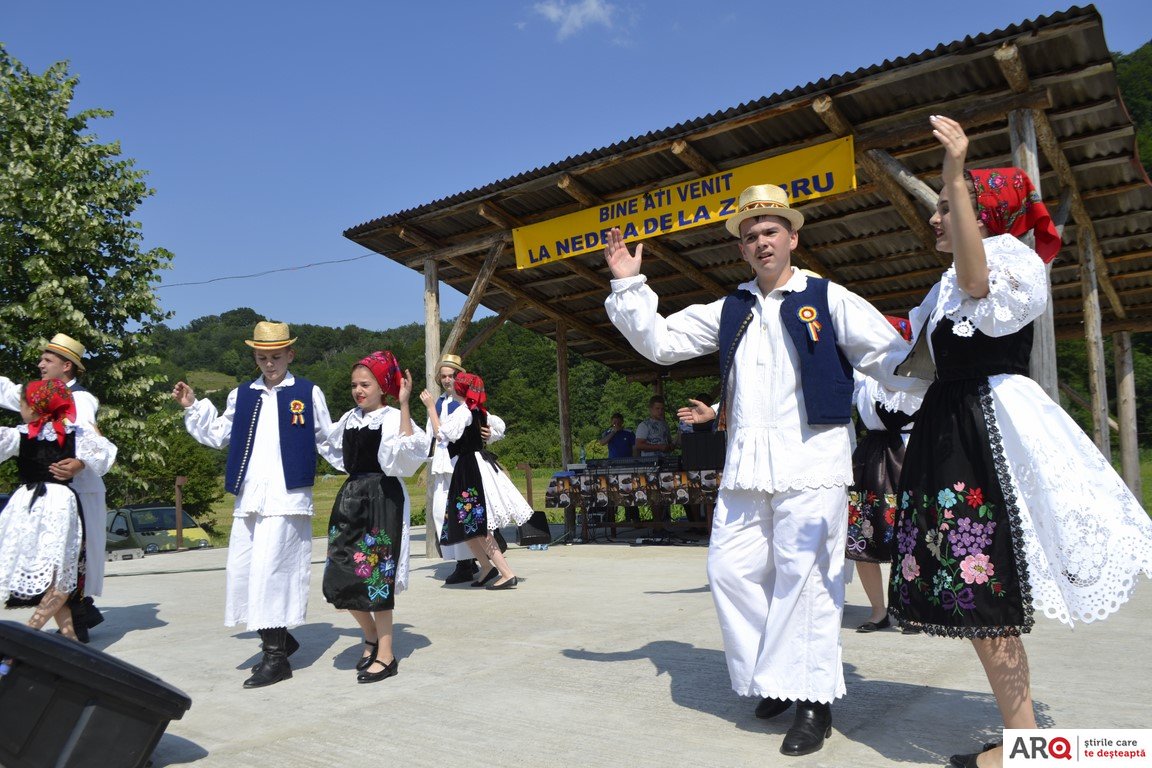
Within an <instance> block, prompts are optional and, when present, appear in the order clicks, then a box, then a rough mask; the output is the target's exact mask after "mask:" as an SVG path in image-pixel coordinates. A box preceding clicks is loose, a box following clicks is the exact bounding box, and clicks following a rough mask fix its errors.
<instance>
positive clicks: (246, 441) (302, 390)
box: [224, 378, 316, 493]
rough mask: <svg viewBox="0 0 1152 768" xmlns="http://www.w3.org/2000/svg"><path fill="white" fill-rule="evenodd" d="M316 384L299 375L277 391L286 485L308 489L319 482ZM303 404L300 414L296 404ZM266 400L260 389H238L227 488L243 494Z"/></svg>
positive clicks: (226, 471) (226, 474)
mask: <svg viewBox="0 0 1152 768" xmlns="http://www.w3.org/2000/svg"><path fill="white" fill-rule="evenodd" d="M315 386H316V385H315V384H313V383H312V382H310V381H308V380H307V379H301V378H296V380H295V381H294V382H292V384H291V386H287V387H282V388H280V389H278V390H276V411H277V414H276V418H277V421H278V422H279V426H280V461H281V463H282V465H283V467H284V485H285V487H287V488H288V489H289V490H291V489H293V488H308V487H311V486H312V485H313V484H314V483H315V481H316V435H315V421H314V420H313V414H312V390H313V389H314V388H315ZM294 401H299V402H300V403H302V404H303V408H302V409H298V410H299V413H293V412H292V403H293V402H294ZM263 402H264V399H263V398H262V397H261V396H260V390H258V389H253V388H252V387H250V386H243V387H240V388H239V389H237V390H236V411H235V413H234V414H233V418H232V439H231V441H230V442H229V444H228V463H227V464H226V465H225V467H224V488H225V489H226V490H227V491H228V492H229V493H239V492H240V486H241V485H242V484H243V482H244V476H245V475H246V474H247V473H248V462H249V460H250V459H251V458H252V441H253V440H254V439H255V438H256V423H257V422H258V421H259V419H260V408H261V406H262V404H263Z"/></svg>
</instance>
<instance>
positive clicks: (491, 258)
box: [444, 241, 504, 353]
mask: <svg viewBox="0 0 1152 768" xmlns="http://www.w3.org/2000/svg"><path fill="white" fill-rule="evenodd" d="M503 254H504V241H500V242H498V243H496V244H494V245H493V246H492V248H491V249H490V250H489V251H488V255H487V256H486V257H485V258H484V264H483V266H481V267H480V271H479V272H478V273H477V274H476V282H474V283H472V288H471V289H470V290H469V291H468V298H466V299H465V300H464V306H463V307H461V309H460V314H459V315H457V316H456V322H455V323H454V324H453V325H452V331H451V332H450V333H449V334H448V341H446V342H445V343H444V352H449V353H454V352H455V351H456V347H458V346H460V340H461V339H462V338H464V331H466V330H467V329H468V326H469V325H470V324H471V323H472V315H473V314H475V312H476V307H478V306H480V299H482V298H483V297H484V293H485V292H486V291H487V290H488V283H489V282H491V280H492V275H493V274H495V272H496V265H497V264H499V263H500V257H501V256H502V255H503Z"/></svg>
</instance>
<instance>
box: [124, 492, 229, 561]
mask: <svg viewBox="0 0 1152 768" xmlns="http://www.w3.org/2000/svg"><path fill="white" fill-rule="evenodd" d="M184 546H185V547H187V548H191V549H201V548H203V547H210V546H212V541H211V539H209V538H208V534H207V533H205V531H204V529H203V528H201V527H200V526H199V525H197V524H196V521H195V520H193V519H192V516H191V515H189V514H188V513H187V512H185V513H184ZM107 548H108V549H109V550H115V549H136V548H139V549H142V550H144V553H145V554H148V555H151V554H153V553H156V552H168V551H171V550H174V549H176V507H174V506H172V505H170V504H130V505H129V506H127V507H121V508H119V509H110V510H108V546H107Z"/></svg>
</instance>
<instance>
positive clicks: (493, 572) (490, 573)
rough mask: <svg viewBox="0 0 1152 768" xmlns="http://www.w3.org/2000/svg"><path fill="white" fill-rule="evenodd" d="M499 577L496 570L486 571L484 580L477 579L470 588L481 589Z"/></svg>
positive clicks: (498, 572)
mask: <svg viewBox="0 0 1152 768" xmlns="http://www.w3.org/2000/svg"><path fill="white" fill-rule="evenodd" d="M499 575H500V571H499V570H498V569H496V568H493V569H492V570H490V571H488V573H486V574H484V578H482V579H477V580H476V581H474V582H472V586H474V587H482V586H484V585H485V584H487V583H488V582H490V581H492V579H494V578H496V577H497V576H499ZM489 589H491V587H489Z"/></svg>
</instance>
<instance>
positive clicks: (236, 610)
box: [224, 514, 312, 630]
mask: <svg viewBox="0 0 1152 768" xmlns="http://www.w3.org/2000/svg"><path fill="white" fill-rule="evenodd" d="M225 573H226V575H227V584H228V586H227V589H226V591H227V597H226V599H225V605H224V626H226V627H234V626H236V625H237V624H247V625H248V629H250V630H260V629H272V628H274V627H289V628H291V627H297V626H299V625H301V624H303V623H304V621H305V619H307V616H308V582H309V579H310V577H311V575H312V518H311V517H310V516H308V515H267V516H265V515H256V514H252V515H248V516H247V517H234V518H232V535H231V536H230V537H229V539H228V566H227V569H226V572H225Z"/></svg>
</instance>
